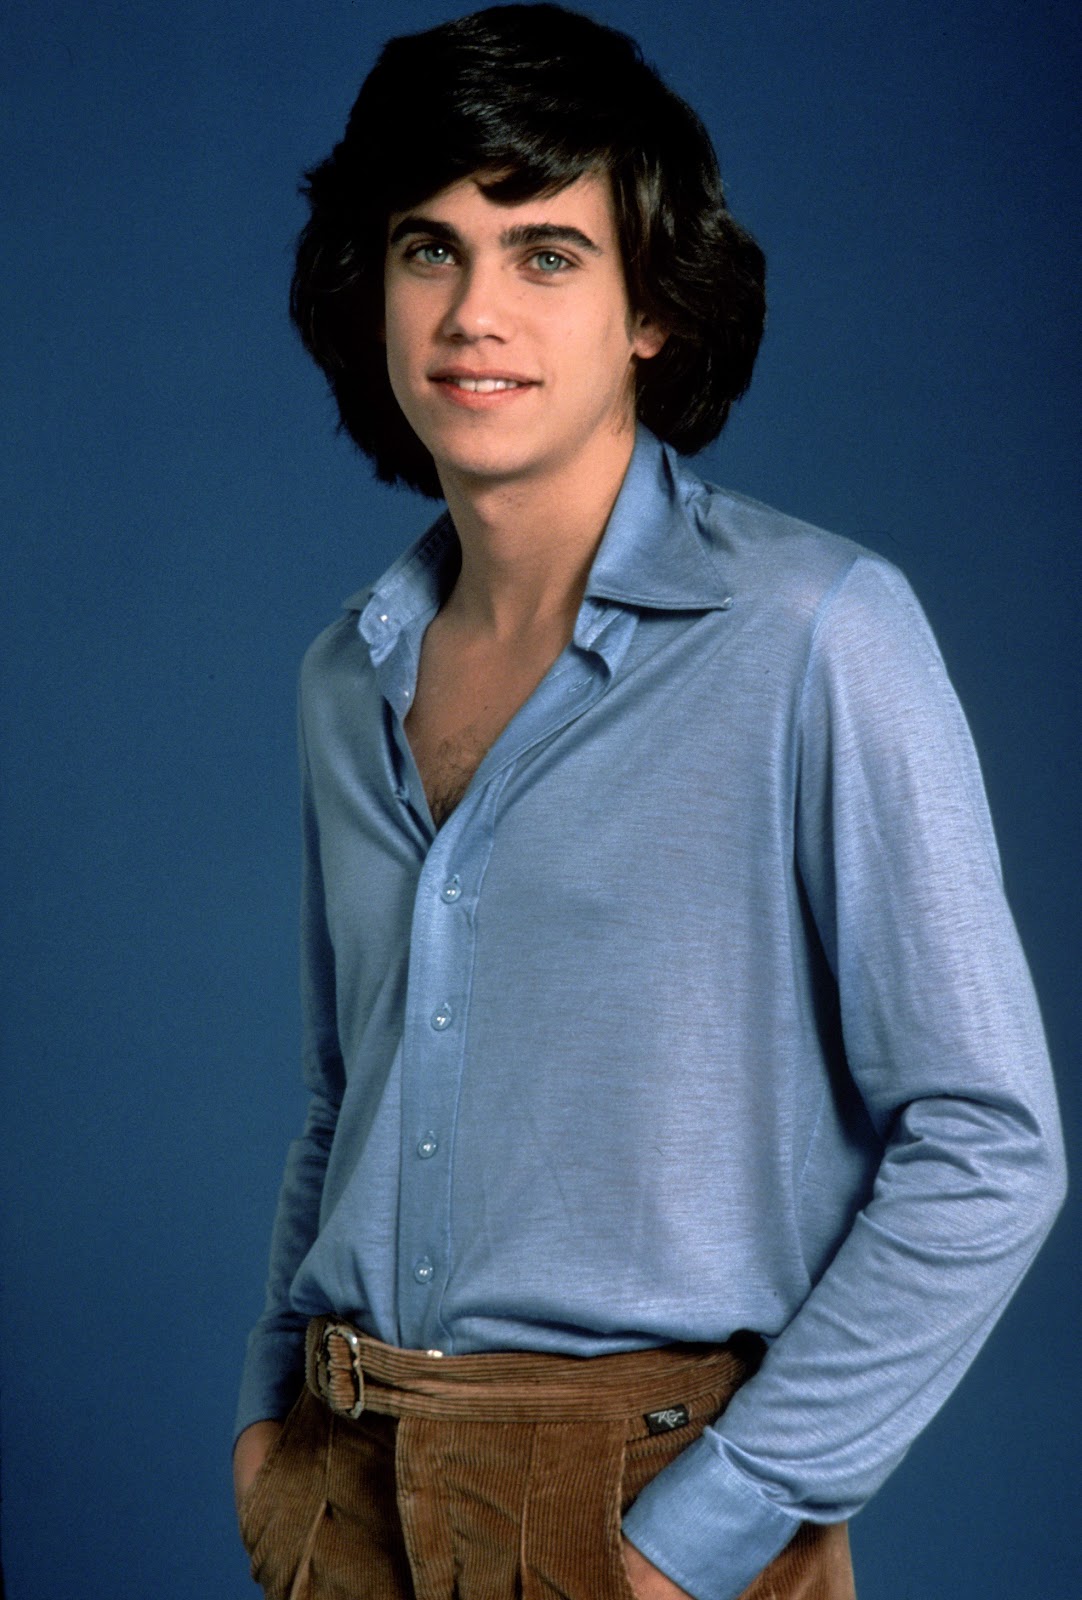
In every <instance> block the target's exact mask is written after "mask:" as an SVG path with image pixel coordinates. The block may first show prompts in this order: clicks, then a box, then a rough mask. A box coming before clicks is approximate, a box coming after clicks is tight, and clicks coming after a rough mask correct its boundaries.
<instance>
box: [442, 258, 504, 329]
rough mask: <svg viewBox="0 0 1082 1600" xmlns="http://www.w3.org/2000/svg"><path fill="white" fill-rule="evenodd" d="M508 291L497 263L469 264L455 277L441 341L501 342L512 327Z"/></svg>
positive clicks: (477, 262) (479, 262)
mask: <svg viewBox="0 0 1082 1600" xmlns="http://www.w3.org/2000/svg"><path fill="white" fill-rule="evenodd" d="M510 289H511V286H510V284H509V283H508V282H507V275H506V274H505V273H503V272H502V271H501V270H500V266H499V263H498V262H485V261H480V260H474V261H472V262H470V264H469V266H468V267H466V268H465V269H464V270H463V271H462V272H461V273H460V274H459V276H458V279H457V282H456V285H455V293H454V295H453V297H452V299H451V303H450V305H449V306H448V308H447V314H446V316H445V318H444V324H443V332H444V337H445V338H448V339H454V340H458V341H462V342H469V343H473V342H475V341H476V340H478V339H498V340H501V341H502V340H505V339H506V338H507V337H508V336H509V334H510V331H511V323H512V306H511V294H510Z"/></svg>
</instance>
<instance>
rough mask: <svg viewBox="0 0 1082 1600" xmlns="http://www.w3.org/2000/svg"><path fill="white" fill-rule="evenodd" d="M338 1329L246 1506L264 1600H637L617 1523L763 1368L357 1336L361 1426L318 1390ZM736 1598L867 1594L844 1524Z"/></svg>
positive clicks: (798, 1542) (688, 1349) (697, 1358)
mask: <svg viewBox="0 0 1082 1600" xmlns="http://www.w3.org/2000/svg"><path fill="white" fill-rule="evenodd" d="M324 1323H325V1319H322V1318H317V1319H316V1321H315V1322H314V1323H313V1324H312V1327H311V1328H310V1330H309V1341H308V1379H309V1388H307V1389H306V1390H305V1391H304V1392H303V1393H302V1395H301V1397H300V1399H299V1400H298V1402H297V1404H296V1405H295V1406H294V1408H293V1410H292V1411H291V1413H290V1415H289V1417H288V1419H287V1421H286V1424H285V1427H284V1428H283V1430H282V1433H281V1434H280V1435H279V1437H278V1439H277V1441H276V1443H275V1445H274V1447H273V1449H272V1450H271V1453H270V1455H269V1456H268V1458H267V1460H266V1462H265V1464H264V1466H263V1467H262V1468H261V1470H260V1472H259V1475H258V1477H257V1478H256V1480H255V1483H254V1484H253V1485H252V1487H251V1489H250V1490H249V1492H248V1495H247V1497H246V1499H245V1501H244V1504H243V1505H242V1507H241V1532H242V1535H243V1537H244V1542H245V1545H246V1546H247V1549H248V1552H249V1554H250V1556H251V1558H252V1576H253V1577H254V1578H255V1579H257V1580H258V1582H260V1583H261V1584H262V1585H263V1587H264V1589H265V1591H266V1594H267V1596H268V1597H269V1600H634V1596H633V1590H632V1589H631V1585H630V1583H629V1581H628V1577H627V1573H626V1569H625V1566H624V1562H623V1556H622V1554H621V1546H620V1520H621V1516H622V1513H623V1512H624V1511H625V1510H626V1509H627V1507H628V1506H629V1505H630V1504H631V1502H632V1501H633V1500H634V1499H635V1497H636V1495H637V1494H638V1493H639V1492H640V1490H641V1489H642V1488H643V1487H644V1486H645V1485H646V1484H647V1483H648V1482H649V1481H650V1479H651V1478H652V1477H653V1476H654V1475H655V1474H656V1473H658V1472H660V1471H661V1469H662V1468H663V1467H664V1466H665V1465H666V1464H667V1463H668V1462H670V1461H671V1460H673V1458H674V1457H675V1456H676V1455H678V1454H679V1452H680V1451H681V1450H683V1449H684V1448H685V1447H686V1446H687V1445H688V1444H689V1443H690V1442H691V1441H692V1440H693V1439H694V1438H696V1437H697V1436H698V1434H699V1433H701V1431H702V1429H703V1428H704V1427H705V1426H706V1424H707V1423H708V1422H710V1421H712V1420H713V1419H714V1418H716V1417H717V1416H718V1414H719V1413H720V1412H721V1411H722V1410H723V1409H724V1407H725V1405H726V1403H727V1402H728V1400H729V1399H730V1397H731V1396H732V1395H733V1394H734V1393H735V1391H736V1390H737V1388H739V1386H740V1384H741V1383H742V1382H743V1380H744V1379H745V1377H747V1376H748V1375H749V1373H750V1371H751V1370H752V1365H751V1364H750V1363H749V1361H748V1360H747V1359H746V1358H745V1357H744V1356H743V1355H741V1354H740V1353H738V1352H737V1350H736V1349H734V1348H730V1347H727V1346H722V1347H706V1346H695V1345H675V1346H669V1347H666V1348H664V1349H660V1350H643V1351H635V1352H632V1353H631V1354H628V1355H616V1356H599V1357H596V1358H595V1359H593V1360H587V1361H583V1360H575V1359H572V1358H565V1357H561V1356H546V1355H534V1354H529V1353H525V1354H513V1353H512V1354H505V1355H504V1354H497V1355H482V1356H450V1357H446V1358H443V1359H438V1358H436V1357H434V1356H432V1355H428V1354H426V1353H425V1352H423V1351H412V1350H397V1349H394V1348H392V1347H391V1346H389V1345H384V1344H380V1343H379V1342H378V1341H377V1340H374V1339H368V1338H366V1337H364V1336H361V1338H360V1339H359V1341H357V1344H358V1346H359V1351H360V1357H359V1359H360V1364H361V1365H362V1366H363V1370H364V1375H365V1401H364V1406H365V1409H364V1410H363V1412H362V1413H361V1414H360V1416H358V1417H357V1418H356V1420H353V1419H351V1418H349V1417H346V1416H341V1415H336V1414H335V1413H334V1412H332V1410H330V1409H329V1407H328V1405H327V1404H325V1403H324V1400H323V1399H321V1398H318V1397H317V1395H318V1391H319V1383H320V1380H321V1378H322V1379H323V1380H324V1388H325V1377H326V1374H325V1372H324V1373H322V1374H320V1373H319V1372H318V1370H317V1354H316V1352H317V1350H318V1348H319V1341H320V1336H321V1334H322V1332H323V1329H324ZM664 1413H669V1415H668V1416H665V1415H664ZM685 1414H686V1420H685ZM674 1423H675V1424H676V1425H675V1426H673V1424H674ZM653 1430H658V1431H653ZM741 1600H854V1588H853V1576H852V1568H851V1565H850V1560H849V1545H848V1537H847V1532H846V1528H845V1526H844V1524H835V1525H832V1526H829V1527H822V1526H819V1525H816V1524H813V1523H804V1524H803V1525H802V1526H801V1528H800V1530H799V1531H798V1533H797V1535H796V1537H795V1538H794V1539H793V1541H792V1543H791V1544H789V1545H788V1547H787V1548H786V1549H785V1550H784V1551H782V1553H781V1555H779V1556H778V1557H777V1558H776V1560H774V1561H772V1562H771V1563H770V1565H769V1566H768V1567H766V1568H765V1569H764V1570H763V1572H762V1573H760V1575H759V1576H758V1577H757V1578H756V1579H755V1581H754V1582H753V1583H752V1584H751V1585H750V1587H749V1588H748V1589H746V1590H745V1592H744V1595H743V1596H742V1597H741Z"/></svg>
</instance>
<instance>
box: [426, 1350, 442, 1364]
mask: <svg viewBox="0 0 1082 1600" xmlns="http://www.w3.org/2000/svg"><path fill="white" fill-rule="evenodd" d="M425 1355H426V1356H431V1357H432V1359H433V1360H434V1361H436V1360H438V1359H439V1358H440V1357H441V1356H442V1355H443V1351H442V1350H426V1351H425Z"/></svg>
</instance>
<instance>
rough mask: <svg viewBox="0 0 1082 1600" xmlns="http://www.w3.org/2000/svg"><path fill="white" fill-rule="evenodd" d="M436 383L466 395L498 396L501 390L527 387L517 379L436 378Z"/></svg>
mask: <svg viewBox="0 0 1082 1600" xmlns="http://www.w3.org/2000/svg"><path fill="white" fill-rule="evenodd" d="M436 381H437V383H446V384H448V385H449V386H450V387H451V388H452V389H461V390H463V391H464V392H465V393H466V394H498V393H499V391H500V390H501V389H526V388H528V387H529V385H528V384H527V383H525V382H523V381H522V380H521V379H519V378H461V377H446V378H438V379H437V380H436Z"/></svg>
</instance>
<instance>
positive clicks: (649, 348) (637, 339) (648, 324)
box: [631, 314, 669, 361]
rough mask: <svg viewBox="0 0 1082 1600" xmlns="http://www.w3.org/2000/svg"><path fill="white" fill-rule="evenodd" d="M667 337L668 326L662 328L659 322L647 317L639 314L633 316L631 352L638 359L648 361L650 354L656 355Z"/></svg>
mask: <svg viewBox="0 0 1082 1600" xmlns="http://www.w3.org/2000/svg"><path fill="white" fill-rule="evenodd" d="M668 337H669V330H668V328H663V327H662V326H661V324H660V323H658V322H653V321H651V319H650V318H649V317H646V316H642V315H641V314H640V315H639V316H637V317H636V318H635V323H634V327H633V329H632V337H631V350H632V354H633V355H635V356H637V357H638V359H639V360H640V361H649V360H650V358H651V357H652V356H656V355H657V353H658V351H659V350H660V349H661V347H662V345H663V344H664V343H665V340H666V339H667V338H668Z"/></svg>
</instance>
